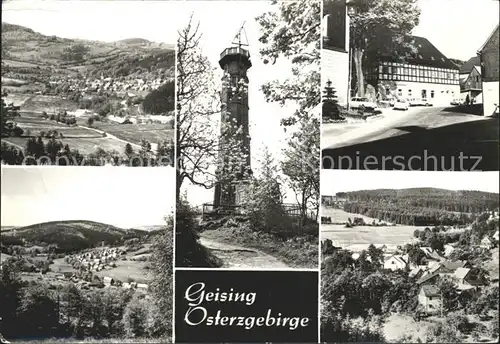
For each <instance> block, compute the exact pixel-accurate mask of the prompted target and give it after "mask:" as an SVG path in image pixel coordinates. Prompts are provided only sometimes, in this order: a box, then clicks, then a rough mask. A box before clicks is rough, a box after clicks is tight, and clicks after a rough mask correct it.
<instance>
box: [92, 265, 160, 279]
mask: <svg viewBox="0 0 500 344" xmlns="http://www.w3.org/2000/svg"><path fill="white" fill-rule="evenodd" d="M147 264H148V263H147V262H140V261H134V260H117V261H116V268H112V269H106V270H102V271H98V272H96V273H95V274H96V275H97V276H99V277H101V278H102V277H105V276H108V277H112V278H115V279H118V280H120V281H122V282H127V281H128V279H129V278H130V279H132V280H133V281H134V282H139V283H143V282H147V281H148V280H150V278H151V276H149V275H148V273H147V271H148V270H147V268H146V265H147Z"/></svg>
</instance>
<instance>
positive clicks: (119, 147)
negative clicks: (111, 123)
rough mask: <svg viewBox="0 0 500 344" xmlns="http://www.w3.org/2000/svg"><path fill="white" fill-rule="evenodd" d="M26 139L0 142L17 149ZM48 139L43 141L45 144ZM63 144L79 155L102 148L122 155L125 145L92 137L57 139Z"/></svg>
mask: <svg viewBox="0 0 500 344" xmlns="http://www.w3.org/2000/svg"><path fill="white" fill-rule="evenodd" d="M26 140H27V139H26V138H24V137H9V138H8V139H2V142H3V141H5V142H8V143H11V144H14V145H16V146H19V147H25V146H26ZM49 140H50V139H44V142H45V143H47V142H48V141H49ZM57 140H58V141H61V142H62V143H63V144H68V145H69V147H70V148H71V149H77V150H78V151H79V152H80V153H81V154H90V153H94V152H95V151H96V149H97V148H102V149H104V150H105V151H107V152H109V151H112V150H116V151H118V152H119V153H122V154H123V153H124V151H125V143H123V142H122V141H118V140H115V139H113V138H109V137H94V138H81V137H80V138H63V139H57Z"/></svg>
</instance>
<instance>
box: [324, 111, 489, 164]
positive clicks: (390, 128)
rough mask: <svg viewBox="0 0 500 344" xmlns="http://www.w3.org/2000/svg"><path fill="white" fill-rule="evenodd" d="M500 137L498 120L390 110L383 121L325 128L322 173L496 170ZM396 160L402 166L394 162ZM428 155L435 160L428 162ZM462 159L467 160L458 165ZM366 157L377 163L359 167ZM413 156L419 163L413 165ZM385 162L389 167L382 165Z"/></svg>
mask: <svg viewBox="0 0 500 344" xmlns="http://www.w3.org/2000/svg"><path fill="white" fill-rule="evenodd" d="M498 137H499V123H498V117H483V116H476V115H472V114H467V113H463V112H460V110H459V109H457V108H443V107H418V108H411V109H410V110H409V111H394V110H386V111H385V112H384V117H383V118H382V119H379V120H374V121H372V122H366V123H361V124H348V125H344V127H343V128H342V126H341V125H336V124H327V125H324V126H323V137H322V148H323V151H322V153H323V168H327V169H329V168H336V169H337V168H340V169H388V170H398V169H399V170H402V169H404V170H409V169H410V170H422V169H424V170H435V171H442V170H449V169H452V170H455V171H456V170H472V169H474V170H487V171H498V168H499V163H498V153H499V142H498ZM398 156H399V157H401V159H402V160H404V161H403V162H402V163H401V161H398V163H395V162H394V157H398ZM429 156H432V157H433V158H432V159H430V160H428V161H427V160H426V159H427V158H426V157H429ZM461 156H463V157H465V158H464V159H463V160H460V159H459V157H461ZM368 157H370V159H371V160H370V161H375V162H376V163H375V164H372V163H371V162H370V164H371V165H369V166H367V165H364V166H362V165H363V163H361V164H359V163H357V161H361V162H364V161H368V159H367V158H368ZM413 157H419V159H420V160H419V159H416V160H415V159H413V160H411V162H410V159H411V158H413ZM434 157H435V158H434ZM341 158H342V159H344V160H342V162H341V160H340V159H341ZM346 158H348V159H346ZM386 158H388V159H389V160H387V161H389V162H387V163H383V164H382V161H383V160H384V159H386ZM356 159H357V160H356ZM332 166H333V167H332ZM403 166H404V167H403Z"/></svg>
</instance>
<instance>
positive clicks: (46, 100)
mask: <svg viewBox="0 0 500 344" xmlns="http://www.w3.org/2000/svg"><path fill="white" fill-rule="evenodd" d="M76 109H78V104H76V103H75V102H73V101H70V100H67V99H63V98H62V97H58V96H43V95H35V96H32V97H31V98H29V99H28V100H26V101H25V102H24V104H23V107H22V109H21V111H22V112H40V113H41V112H42V111H46V112H47V113H49V114H51V113H54V110H55V111H56V112H57V111H58V110H66V111H74V110H76Z"/></svg>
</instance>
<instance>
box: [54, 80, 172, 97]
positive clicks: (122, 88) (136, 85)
mask: <svg viewBox="0 0 500 344" xmlns="http://www.w3.org/2000/svg"><path fill="white" fill-rule="evenodd" d="M167 81H168V78H165V77H157V78H152V79H147V78H136V79H127V80H121V79H120V80H117V79H116V78H110V77H107V78H105V77H104V76H103V75H101V77H100V78H98V79H90V78H86V79H83V80H82V79H79V78H67V79H61V78H57V79H55V78H54V79H52V80H50V81H49V84H50V85H51V87H54V88H55V87H57V86H63V85H65V84H69V88H68V89H69V90H70V91H79V92H81V94H82V96H85V95H92V94H94V93H96V94H97V93H99V92H115V93H117V94H118V95H122V96H129V97H134V96H136V95H137V93H138V92H150V91H153V90H156V89H158V88H159V87H160V86H162V85H163V84H164V83H166V82H167Z"/></svg>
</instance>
